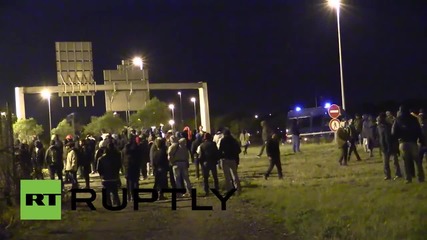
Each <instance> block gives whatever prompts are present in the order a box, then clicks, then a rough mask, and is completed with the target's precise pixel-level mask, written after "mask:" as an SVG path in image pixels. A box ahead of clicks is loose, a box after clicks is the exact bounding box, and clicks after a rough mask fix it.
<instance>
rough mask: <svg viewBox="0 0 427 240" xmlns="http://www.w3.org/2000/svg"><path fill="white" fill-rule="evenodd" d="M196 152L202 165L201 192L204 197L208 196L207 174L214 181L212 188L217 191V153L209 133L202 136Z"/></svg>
mask: <svg viewBox="0 0 427 240" xmlns="http://www.w3.org/2000/svg"><path fill="white" fill-rule="evenodd" d="M197 152H198V155H199V157H200V159H199V160H200V164H201V165H202V173H203V190H204V191H205V196H208V195H209V173H212V177H213V179H214V188H215V189H216V190H219V184H218V173H217V169H216V165H217V164H218V161H219V151H218V148H217V147H216V144H215V143H214V142H213V141H212V135H211V134H210V133H205V134H204V135H203V143H202V144H200V146H199V147H198V149H197Z"/></svg>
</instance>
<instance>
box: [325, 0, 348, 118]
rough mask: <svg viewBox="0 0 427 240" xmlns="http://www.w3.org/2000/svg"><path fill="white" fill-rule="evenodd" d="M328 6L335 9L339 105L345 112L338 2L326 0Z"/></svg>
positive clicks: (336, 0)
mask: <svg viewBox="0 0 427 240" xmlns="http://www.w3.org/2000/svg"><path fill="white" fill-rule="evenodd" d="M328 5H329V6H330V7H332V8H334V9H335V11H336V12H337V28H338V54H339V61H340V78H341V104H342V109H343V110H345V97H344V75H343V70H342V53H341V28H340V6H341V1H340V0H328Z"/></svg>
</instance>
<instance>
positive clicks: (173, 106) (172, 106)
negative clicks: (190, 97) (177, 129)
mask: <svg viewBox="0 0 427 240" xmlns="http://www.w3.org/2000/svg"><path fill="white" fill-rule="evenodd" d="M169 109H170V110H171V112H172V120H173V121H174V123H175V111H174V110H175V105H173V104H169Z"/></svg>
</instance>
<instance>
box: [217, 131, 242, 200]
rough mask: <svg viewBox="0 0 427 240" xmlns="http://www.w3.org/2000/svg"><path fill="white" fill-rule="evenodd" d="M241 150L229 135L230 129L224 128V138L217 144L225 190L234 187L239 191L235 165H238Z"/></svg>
mask: <svg viewBox="0 0 427 240" xmlns="http://www.w3.org/2000/svg"><path fill="white" fill-rule="evenodd" d="M241 151H242V150H241V149H240V145H239V143H238V142H237V140H236V139H234V138H233V136H231V132H230V130H229V129H225V130H224V138H223V139H222V140H221V143H220V146H219V152H220V155H221V165H222V170H223V171H224V177H225V184H226V188H227V191H230V190H231V189H233V188H235V189H236V190H237V193H240V190H241V188H240V180H239V175H238V174H237V166H238V165H239V154H240V152H241Z"/></svg>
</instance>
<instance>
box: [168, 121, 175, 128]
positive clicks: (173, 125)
mask: <svg viewBox="0 0 427 240" xmlns="http://www.w3.org/2000/svg"><path fill="white" fill-rule="evenodd" d="M169 125H170V126H171V128H172V129H173V130H174V129H175V120H173V119H171V120H169Z"/></svg>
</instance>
